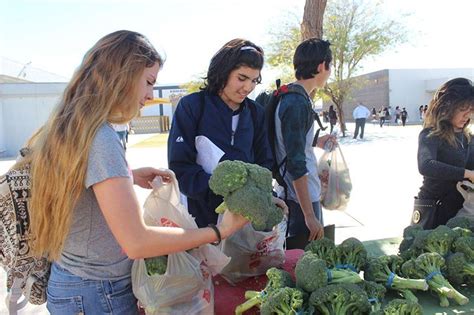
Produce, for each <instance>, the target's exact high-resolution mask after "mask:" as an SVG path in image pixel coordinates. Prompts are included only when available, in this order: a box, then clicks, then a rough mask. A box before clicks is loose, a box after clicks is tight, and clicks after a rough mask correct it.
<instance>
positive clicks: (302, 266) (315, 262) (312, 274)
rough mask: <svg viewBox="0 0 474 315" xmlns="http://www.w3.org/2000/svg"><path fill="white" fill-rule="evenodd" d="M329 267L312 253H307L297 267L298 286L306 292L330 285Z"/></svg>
mask: <svg viewBox="0 0 474 315" xmlns="http://www.w3.org/2000/svg"><path fill="white" fill-rule="evenodd" d="M326 270H327V266H326V263H325V261H324V260H322V259H319V258H318V256H317V255H316V254H313V253H312V252H305V253H304V254H303V256H301V257H300V259H299V260H298V262H297V263H296V267H295V276H296V286H297V287H298V288H301V289H303V290H305V291H306V292H313V291H314V290H316V289H318V288H321V287H324V286H326V285H327V283H328V275H327V272H326Z"/></svg>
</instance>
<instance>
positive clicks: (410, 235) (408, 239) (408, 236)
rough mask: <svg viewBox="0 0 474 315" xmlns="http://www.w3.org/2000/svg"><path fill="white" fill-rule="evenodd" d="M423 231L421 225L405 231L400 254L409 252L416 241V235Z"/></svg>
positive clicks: (399, 249)
mask: <svg viewBox="0 0 474 315" xmlns="http://www.w3.org/2000/svg"><path fill="white" fill-rule="evenodd" d="M420 231H423V227H422V226H421V225H419V224H414V225H409V226H407V227H406V228H405V229H404V230H403V240H402V242H401V243H400V246H399V248H398V251H399V253H400V254H402V253H404V252H406V251H408V250H409V249H410V247H411V245H412V244H413V241H414V240H415V237H416V235H417V234H418V233H419V232H420Z"/></svg>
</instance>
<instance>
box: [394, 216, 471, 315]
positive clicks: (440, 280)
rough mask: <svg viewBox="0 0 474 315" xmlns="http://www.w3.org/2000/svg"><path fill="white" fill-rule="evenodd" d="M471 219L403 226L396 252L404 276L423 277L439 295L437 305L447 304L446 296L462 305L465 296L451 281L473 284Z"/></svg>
mask: <svg viewBox="0 0 474 315" xmlns="http://www.w3.org/2000/svg"><path fill="white" fill-rule="evenodd" d="M471 229H472V226H471V222H470V220H469V219H467V218H460V217H455V218H453V219H451V220H449V221H448V222H447V223H446V225H440V226H438V227H437V228H435V229H433V230H423V229H422V228H421V227H420V226H416V225H415V226H410V227H407V228H405V230H404V234H403V241H402V243H401V244H400V247H399V254H400V256H401V257H402V258H403V259H404V260H405V262H404V264H403V265H402V268H401V272H402V274H403V275H404V276H405V277H419V278H425V279H426V281H427V283H428V285H429V288H430V290H431V291H433V292H434V293H435V294H437V295H438V297H439V304H440V305H441V306H443V307H447V306H449V299H453V300H454V301H455V302H456V303H457V304H460V305H464V304H466V303H468V302H469V299H468V298H467V297H465V296H464V295H462V294H461V293H460V292H458V291H457V290H456V289H455V288H454V287H453V285H452V284H454V285H461V284H468V285H469V284H472V283H474V255H473V254H474V237H473V232H472V230H471Z"/></svg>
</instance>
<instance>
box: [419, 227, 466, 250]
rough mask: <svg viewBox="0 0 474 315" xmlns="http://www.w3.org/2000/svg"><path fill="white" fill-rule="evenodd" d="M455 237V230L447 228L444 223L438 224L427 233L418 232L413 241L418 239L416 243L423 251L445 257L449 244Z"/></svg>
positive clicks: (449, 248) (449, 247)
mask: <svg viewBox="0 0 474 315" xmlns="http://www.w3.org/2000/svg"><path fill="white" fill-rule="evenodd" d="M456 237H457V234H456V232H454V231H453V230H451V229H450V228H448V227H447V226H446V225H440V226H438V227H437V228H435V229H434V230H431V231H430V232H429V233H426V234H422V233H418V236H417V237H416V240H415V242H417V241H418V242H417V244H418V245H419V246H420V248H421V250H422V251H423V252H427V253H438V254H440V255H441V256H443V257H446V256H447V255H448V254H449V252H450V250H451V245H452V244H453V242H454V240H455V239H456Z"/></svg>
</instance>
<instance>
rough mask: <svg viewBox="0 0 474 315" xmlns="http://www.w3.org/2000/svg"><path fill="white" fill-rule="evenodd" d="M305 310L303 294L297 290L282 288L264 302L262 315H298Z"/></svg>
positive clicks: (272, 293) (273, 292)
mask: <svg viewBox="0 0 474 315" xmlns="http://www.w3.org/2000/svg"><path fill="white" fill-rule="evenodd" d="M302 309H303V292H302V291H301V290H299V289H296V288H288V287H286V288H281V289H277V290H274V291H272V292H270V293H269V294H268V296H267V297H266V298H265V299H264V300H263V302H262V305H261V308H260V314H262V315H272V314H277V315H296V314H299V312H300V311H302Z"/></svg>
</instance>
